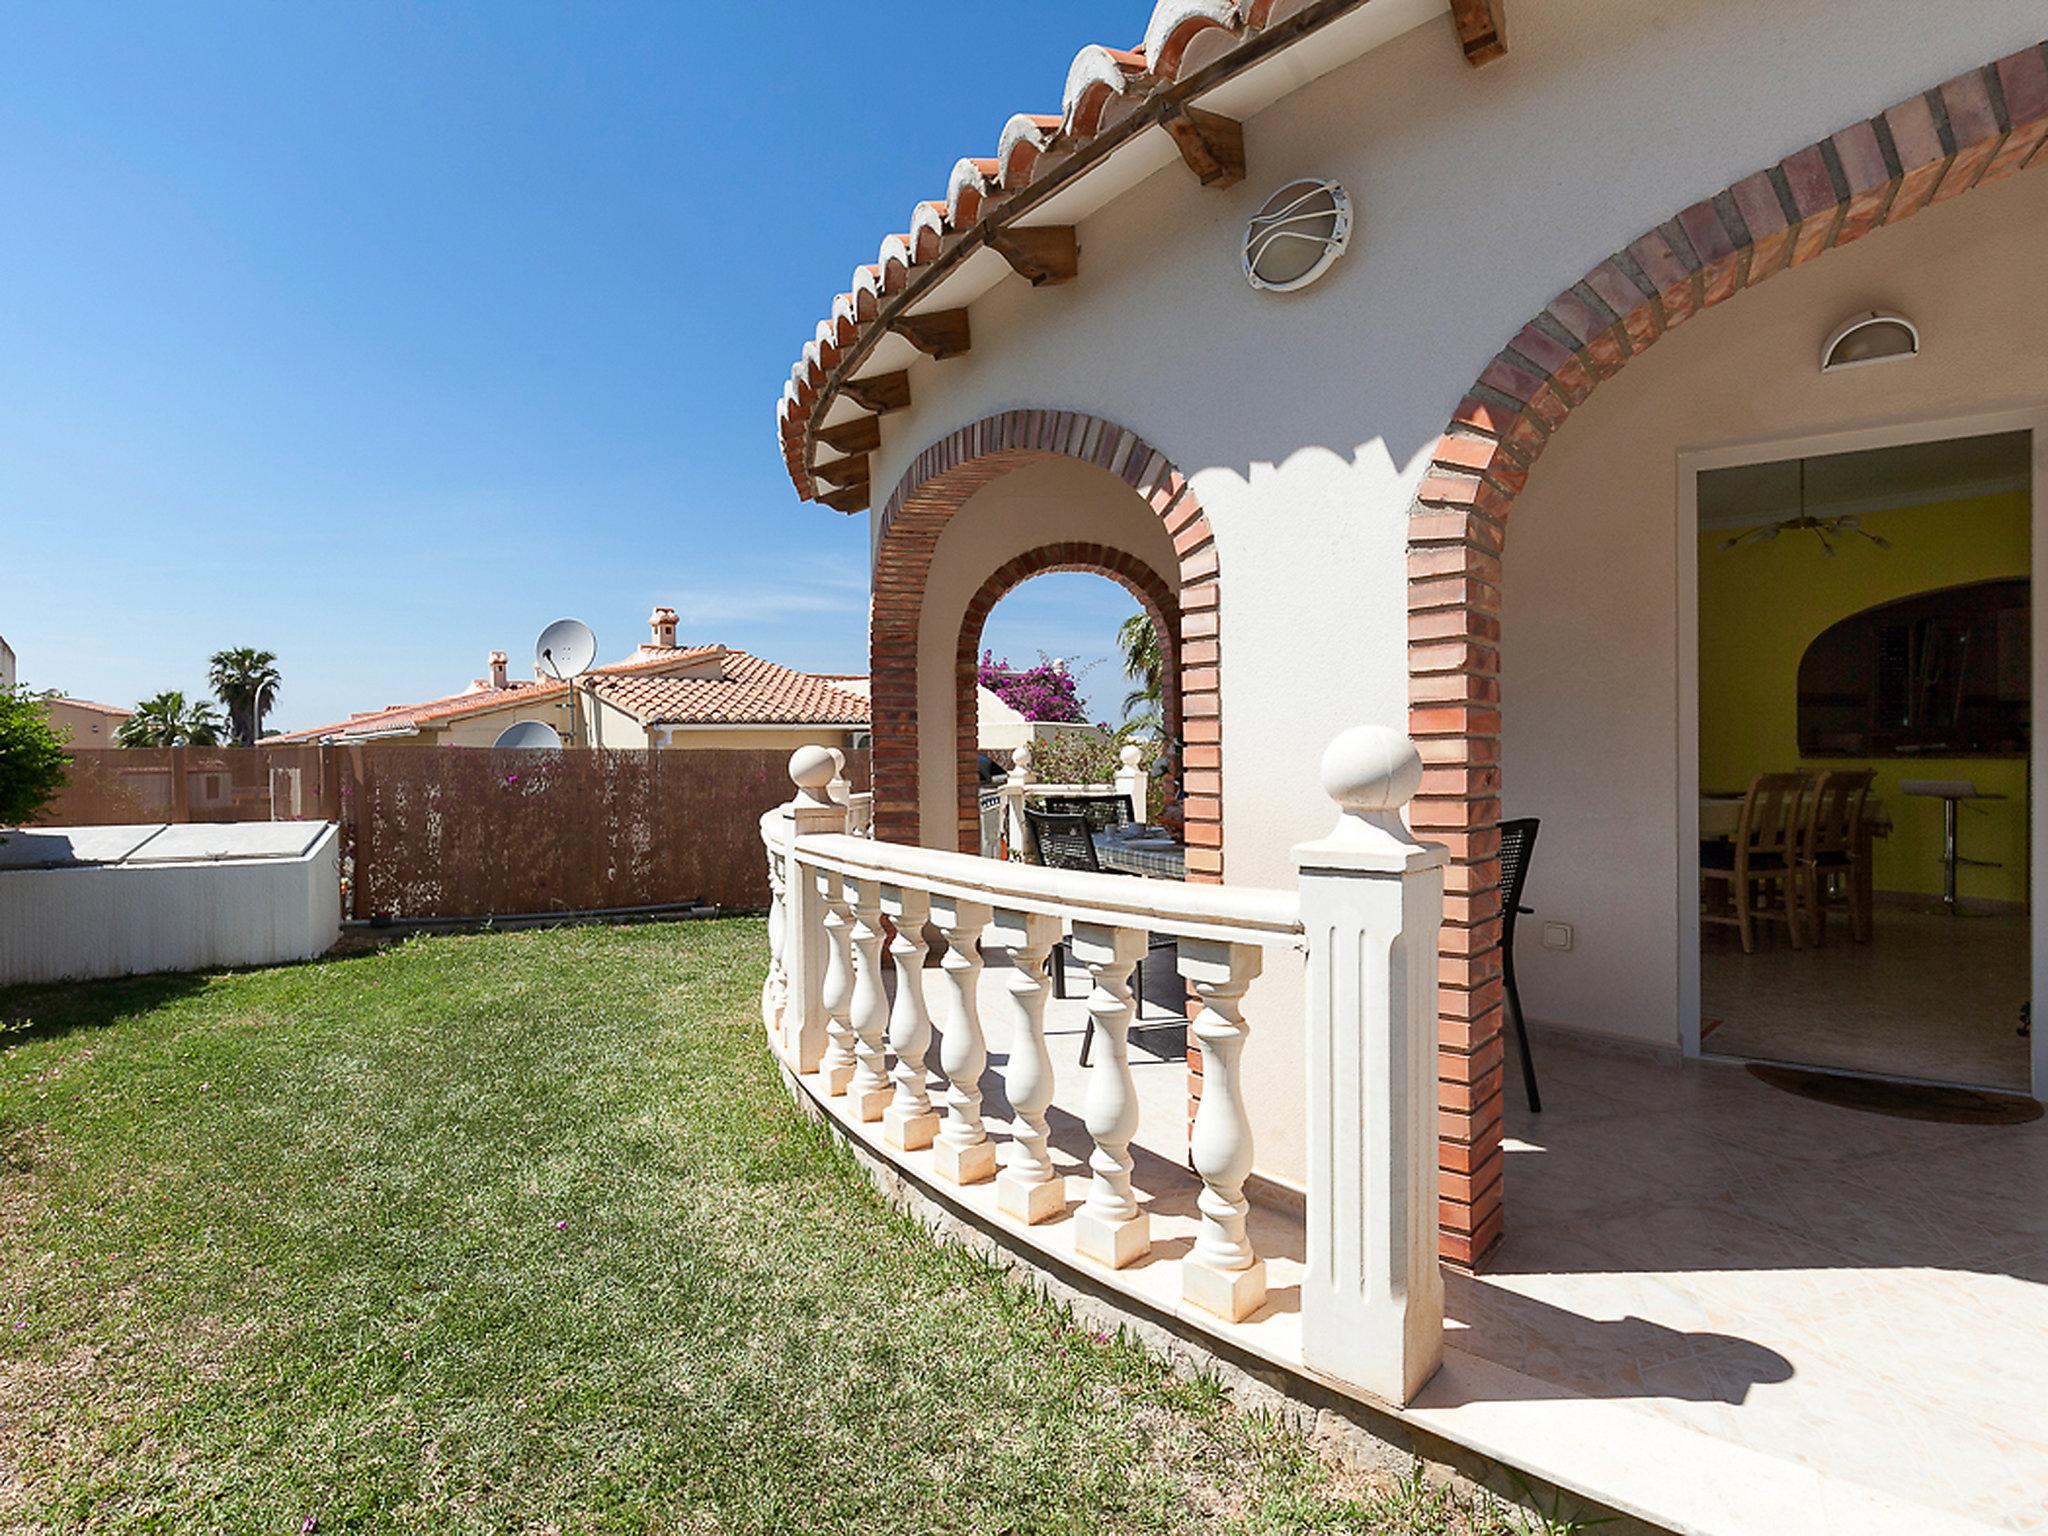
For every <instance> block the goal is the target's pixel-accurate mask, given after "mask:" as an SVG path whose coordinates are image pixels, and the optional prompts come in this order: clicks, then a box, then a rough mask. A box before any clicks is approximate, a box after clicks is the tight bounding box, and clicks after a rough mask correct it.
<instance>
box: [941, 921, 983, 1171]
mask: <svg viewBox="0 0 2048 1536" xmlns="http://www.w3.org/2000/svg"><path fill="white" fill-rule="evenodd" d="M988 920H989V909H988V908H987V907H986V906H985V905H983V904H982V903H980V902H977V901H958V900H955V899H954V898H952V897H950V896H934V897H933V898H932V921H933V922H934V923H936V924H938V926H939V931H940V932H942V933H944V934H945V936H946V958H945V960H944V961H943V962H942V965H941V969H943V970H944V972H945V974H946V1022H945V1024H944V1026H943V1028H942V1030H941V1033H940V1037H939V1069H940V1070H941V1071H943V1072H944V1073H945V1074H946V1119H945V1123H944V1124H943V1125H941V1126H940V1127H939V1134H938V1138H937V1140H936V1141H935V1142H934V1144H933V1149H932V1171H933V1172H934V1173H936V1174H938V1176H939V1177H940V1178H942V1179H946V1180H948V1181H949V1182H951V1183H954V1184H981V1183H985V1182H987V1181H988V1180H989V1179H992V1178H994V1177H995V1174H996V1149H995V1146H994V1145H993V1144H992V1143H991V1142H990V1141H989V1139H988V1132H987V1130H986V1129H984V1128H983V1126H982V1123H981V1074H982V1070H983V1069H984V1068H985V1067H987V1065H988V1048H987V1046H986V1045H985V1044H984V1043H983V1040H982V1035H981V1002H980V998H979V996H978V995H977V989H978V988H979V987H980V985H981V934H982V930H983V929H984V928H986V927H988Z"/></svg>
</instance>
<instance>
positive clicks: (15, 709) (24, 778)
mask: <svg viewBox="0 0 2048 1536" xmlns="http://www.w3.org/2000/svg"><path fill="white" fill-rule="evenodd" d="M70 763H71V759H70V758H68V757H66V756H65V755H64V742H63V740H62V739H61V738H60V737H59V736H58V735H57V729H56V727H55V726H53V725H51V724H50V695H48V694H46V693H30V692H29V691H28V690H27V689H25V688H0V827H19V826H24V825H26V824H27V823H28V822H30V821H33V820H34V819H35V817H36V813H37V812H39V811H41V810H42V808H43V807H44V806H46V805H48V804H49V803H50V802H51V801H52V800H54V799H55V798H56V796H57V791H58V790H60V789H62V788H63V787H64V770H65V769H66V768H67V767H68V766H70Z"/></svg>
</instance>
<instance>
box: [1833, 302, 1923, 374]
mask: <svg viewBox="0 0 2048 1536" xmlns="http://www.w3.org/2000/svg"><path fill="white" fill-rule="evenodd" d="M1919 355H1920V328H1919V327H1918V326H1916V325H1914V324H1913V322H1912V321H1910V320H1908V319H1907V318H1906V317H1905V316H1904V315H1894V314H1887V313H1886V312H1885V311H1883V310H1878V309H1873V310H1870V311H1868V312H1866V313H1864V314H1860V315H1853V316H1851V317H1850V318H1849V319H1847V320H1844V321H1843V322H1842V323H1841V324H1840V325H1838V326H1836V327H1835V334H1834V335H1832V336H1830V337H1829V338H1828V340H1827V345H1826V346H1824V347H1822V348H1821V349H1820V371H1821V372H1822V373H1839V372H1840V371H1841V370H1842V369H1844V368H1861V367H1864V366H1865V365H1867V364H1870V363H1895V362H1898V361H1899V360H1900V359H1902V358H1908V357H1918V356H1919Z"/></svg>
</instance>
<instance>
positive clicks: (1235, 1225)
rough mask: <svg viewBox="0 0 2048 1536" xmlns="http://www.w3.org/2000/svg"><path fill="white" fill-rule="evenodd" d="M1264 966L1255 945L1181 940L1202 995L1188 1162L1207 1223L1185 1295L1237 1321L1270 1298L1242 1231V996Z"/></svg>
mask: <svg viewBox="0 0 2048 1536" xmlns="http://www.w3.org/2000/svg"><path fill="white" fill-rule="evenodd" d="M1264 963H1265V956H1264V954H1263V953H1262V952H1261V951H1260V950H1259V949H1258V947H1257V946H1256V945H1251V944H1219V943H1217V942H1216V941H1215V940H1213V939H1183V940H1181V943H1180V973H1181V975H1182V976H1183V977H1184V978H1185V979H1186V980H1187V983H1188V985H1189V986H1191V987H1193V988H1194V990H1195V995H1196V996H1197V997H1199V998H1200V999H1201V1006H1200V1007H1199V1008H1198V1009H1197V1010H1196V1012H1195V1017H1194V1021H1193V1023H1192V1024H1191V1025H1190V1026H1189V1032H1190V1033H1191V1034H1192V1035H1193V1036H1194V1038H1195V1040H1196V1043H1197V1044H1198V1045H1199V1046H1200V1047H1201V1051H1202V1102H1201V1105H1200V1107H1199V1108H1198V1109H1197V1110H1196V1111H1195V1125H1194V1130H1193V1133H1192V1134H1191V1135H1190V1136H1189V1138H1188V1160H1189V1161H1190V1162H1192V1163H1193V1164H1194V1168H1195V1172H1197V1173H1199V1174H1200V1175H1201V1176H1202V1193H1201V1195H1200V1196H1199V1197H1197V1199H1196V1202H1195V1206H1196V1209H1197V1210H1198V1211H1200V1212H1201V1217H1202V1225H1201V1229H1200V1231H1199V1232H1197V1234H1196V1236H1195V1248H1194V1252H1193V1253H1191V1254H1189V1255H1188V1259H1187V1262H1186V1263H1185V1264H1183V1265H1182V1266H1181V1294H1182V1295H1183V1296H1184V1297H1185V1298H1186V1299H1187V1300H1189V1301H1191V1302H1193V1303H1194V1304H1195V1305H1196V1306H1198V1307H1201V1308H1202V1309H1203V1310H1205V1311H1209V1312H1214V1313H1215V1314H1216V1315H1217V1316H1218V1317H1221V1318H1225V1319H1227V1320H1229V1321H1230V1322H1233V1323H1234V1322H1237V1321H1238V1320H1239V1319H1241V1318H1245V1317H1249V1316H1250V1315H1251V1314H1252V1313H1254V1312H1256V1311H1258V1309H1259V1308H1260V1307H1261V1306H1263V1305H1264V1304H1265V1301H1266V1261H1265V1260H1264V1259H1261V1258H1260V1257H1259V1256H1258V1255H1257V1254H1256V1253H1254V1252H1253V1251H1252V1245H1251V1239H1250V1238H1249V1237H1248V1236H1247V1235H1246V1233H1245V1221H1246V1218H1247V1217H1249V1216H1250V1214H1251V1202H1250V1201H1248V1200H1246V1199H1245V1197H1244V1181H1245V1180H1246V1179H1247V1178H1248V1177H1249V1176H1250V1175H1251V1171H1252V1118H1251V1115H1250V1113H1249V1112H1248V1111H1247V1110H1246V1108H1245V1102H1244V1081H1243V1079H1242V1077H1241V1076H1240V1070H1239V1066H1240V1060H1241V1058H1242V1057H1243V1055H1244V1044H1245V1037H1246V1035H1247V1033H1248V1031H1247V1030H1246V1027H1245V1022H1244V1011H1243V1002H1244V994H1245V990H1246V989H1247V988H1248V987H1250V986H1251V984H1252V982H1253V981H1254V980H1255V979H1257V977H1258V974H1259V970H1260V968H1261V967H1262V966H1263V965H1264Z"/></svg>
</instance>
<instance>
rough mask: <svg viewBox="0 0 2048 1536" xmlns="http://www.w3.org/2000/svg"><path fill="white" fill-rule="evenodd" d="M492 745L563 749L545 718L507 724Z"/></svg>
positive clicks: (546, 750) (528, 749) (532, 750)
mask: <svg viewBox="0 0 2048 1536" xmlns="http://www.w3.org/2000/svg"><path fill="white" fill-rule="evenodd" d="M585 633H586V634H587V633H588V631H587V630H586V631H585ZM491 745H492V746H493V747H515V748H519V749H522V750H525V751H529V752H559V751H561V750H562V738H561V737H559V736H557V735H556V734H555V728H554V727H553V726H552V725H549V724H548V723H547V722H546V721H545V720H522V721H520V722H519V723H518V724H517V725H508V726H506V727H505V729H504V730H503V731H502V732H500V733H499V735H498V739H497V740H496V741H494V742H492V743H491Z"/></svg>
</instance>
